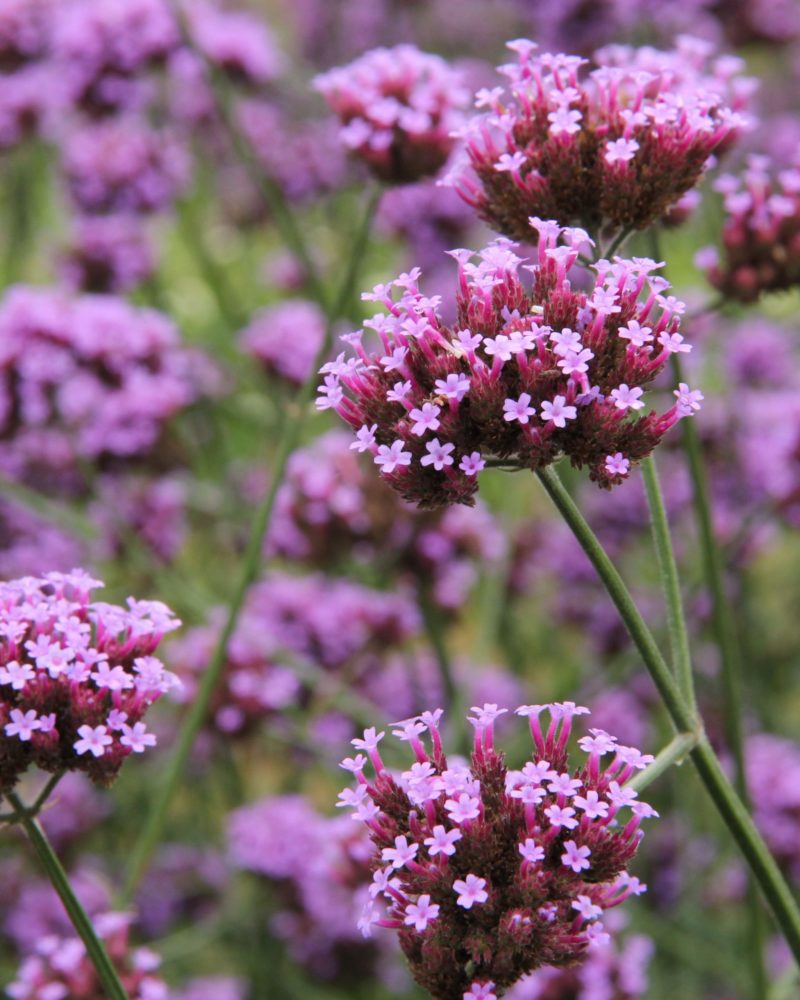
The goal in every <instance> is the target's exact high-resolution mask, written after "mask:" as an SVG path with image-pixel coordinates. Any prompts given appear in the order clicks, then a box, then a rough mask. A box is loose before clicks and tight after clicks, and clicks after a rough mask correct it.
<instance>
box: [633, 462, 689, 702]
mask: <svg viewBox="0 0 800 1000" xmlns="http://www.w3.org/2000/svg"><path fill="white" fill-rule="evenodd" d="M642 475H643V477H644V486H645V490H646V491H647V503H648V506H649V507H650V521H651V527H652V530H653V542H654V544H655V550H656V558H657V560H658V568H659V571H660V574H661V581H662V586H663V589H664V599H665V601H666V605H667V630H668V633H669V649H670V660H671V662H672V669H673V670H674V671H675V677H676V680H677V682H678V687H679V688H680V689H681V694H682V695H683V697H684V700H685V701H686V703H687V704H688V705H690V706H691V708H692V710H693V711H694V708H695V695H694V679H693V677H692V654H691V652H690V650H689V636H688V633H687V631H686V620H685V618H684V614H683V600H682V598H681V586H680V580H679V578H678V567H677V565H676V564H675V553H674V552H673V550H672V536H671V535H670V530H669V520H668V519H667V511H666V508H665V507H664V499H663V497H662V495H661V487H660V485H659V481H658V470H657V469H656V463H655V459H654V458H653V456H652V455H650V456H649V457H648V458H646V459H645V460H644V461H643V462H642Z"/></svg>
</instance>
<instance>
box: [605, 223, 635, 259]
mask: <svg viewBox="0 0 800 1000" xmlns="http://www.w3.org/2000/svg"><path fill="white" fill-rule="evenodd" d="M632 231H633V230H631V229H630V228H627V229H620V231H619V232H618V233H617V235H616V236H615V237H614V239H613V240H612V241H611V243H610V244H609V246H608V249H607V250H606V251H605V253H604V254H603V256H604V257H606V258H609V257H611V255H612V254H615V253H616V252H617V250H619V248H620V247H621V246H622V244H623V243H624V242H625V240H627V238H628V237H629V236H630V235H631V232H632Z"/></svg>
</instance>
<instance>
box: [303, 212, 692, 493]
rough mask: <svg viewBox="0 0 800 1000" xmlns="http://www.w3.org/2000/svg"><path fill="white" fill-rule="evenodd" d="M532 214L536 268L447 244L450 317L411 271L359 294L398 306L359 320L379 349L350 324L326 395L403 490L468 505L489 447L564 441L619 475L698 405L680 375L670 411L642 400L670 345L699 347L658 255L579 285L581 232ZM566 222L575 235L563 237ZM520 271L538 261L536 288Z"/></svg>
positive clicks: (611, 478) (582, 457)
mask: <svg viewBox="0 0 800 1000" xmlns="http://www.w3.org/2000/svg"><path fill="white" fill-rule="evenodd" d="M531 222H532V224H533V226H534V227H535V229H537V230H538V232H539V250H538V262H537V263H536V264H534V265H532V266H525V267H521V265H522V263H523V261H522V258H520V257H518V256H517V255H516V254H515V253H513V251H512V250H511V249H510V246H509V244H508V241H506V240H502V239H501V240H496V241H495V242H494V243H492V244H491V245H490V246H489V247H488V248H487V249H485V250H483V251H481V252H480V254H479V255H478V256H479V257H480V263H478V264H474V263H472V262H471V258H472V254H471V252H470V251H468V250H456V251H453V256H455V257H456V258H457V260H458V263H459V287H458V316H457V320H456V324H455V326H454V327H453V328H450V327H447V326H444V325H443V324H442V322H441V320H440V318H439V315H438V311H437V309H438V306H439V298H438V297H432V298H429V297H425V296H423V294H422V293H421V292H420V290H419V288H418V287H417V279H418V277H419V270H418V269H415V270H414V271H412V272H411V273H410V274H404V275H401V277H400V278H398V279H396V280H395V281H393V282H390V283H389V284H386V285H379V286H377V287H376V288H375V289H374V291H373V292H372V293H371V294H368V295H364V298H366V299H370V300H374V301H377V302H380V303H382V304H383V305H384V306H385V307H386V309H387V310H388V315H378V316H376V317H374V318H373V319H371V320H368V321H367V322H366V323H365V326H366V327H367V328H369V329H370V330H373V331H375V333H377V335H378V337H379V338H380V343H381V345H382V350H380V349H379V350H371V349H367V348H366V347H365V346H364V345H363V344H362V342H361V336H362V335H361V333H356V334H351V335H349V336H348V337H345V338H344V339H345V340H346V341H347V342H349V343H350V344H351V345H352V346H353V348H354V350H355V355H356V356H355V357H354V358H350V359H349V360H345V358H344V354H341V355H339V357H338V358H337V359H336V360H335V361H334V362H332V363H329V364H327V365H325V366H323V368H322V373H323V374H324V376H325V379H324V385H323V386H322V388H321V389H320V397H319V399H318V401H317V405H318V407H319V408H320V409H327V408H332V409H335V410H336V411H337V413H339V415H340V416H341V417H343V418H344V419H345V420H346V421H347V422H348V423H349V424H350V425H351V427H353V429H354V430H356V431H357V438H358V440H357V443H356V444H355V445H354V447H357V448H358V449H359V451H369V452H371V453H372V455H373V456H374V459H375V463H376V465H379V466H380V468H381V472H382V474H383V475H384V477H385V478H386V479H387V481H388V482H389V483H391V485H392V486H394V488H395V489H396V490H398V491H399V492H400V493H401V494H402V495H403V496H404V497H405V498H406V499H409V500H415V501H417V502H418V503H420V504H421V505H423V506H428V507H434V506H438V505H440V504H446V503H470V502H471V499H472V496H473V494H474V493H475V491H476V490H477V474H478V472H480V471H481V469H483V468H484V466H485V464H486V460H487V459H488V458H490V457H491V456H497V457H498V458H500V459H503V460H514V461H516V462H518V463H519V464H521V465H522V466H523V467H525V468H529V469H532V470H536V469H540V468H542V467H544V466H546V465H548V464H549V463H550V462H553V461H554V460H555V459H556V458H558V457H559V456H560V455H561V454H566V455H568V456H569V457H570V460H571V461H572V464H573V465H575V466H584V465H587V466H588V467H589V471H590V476H591V478H592V479H593V480H594V481H595V482H597V483H598V484H599V485H601V486H603V487H610V486H612V485H614V484H616V483H619V482H621V481H622V480H623V479H624V478H625V477H626V476H627V475H628V473H629V471H630V467H631V465H632V464H633V463H634V462H637V461H639V460H641V459H642V458H644V457H646V456H647V455H648V454H649V453H650V452H651V451H652V450H653V448H655V446H656V445H657V444H658V442H659V441H660V439H661V437H662V436H663V434H664V433H665V432H666V431H667V430H668V429H669V428H670V427H671V426H672V425H673V424H674V423H675V421H676V420H678V418H679V417H681V416H687V415H691V414H692V413H693V412H694V411H695V410H697V409H699V408H700V400H701V399H702V394H701V393H699V392H692V391H690V390H689V389H688V387H687V386H686V385H684V384H681V385H680V386H679V388H678V389H677V390H676V391H675V393H674V395H675V397H676V400H677V402H676V404H675V405H674V406H672V408H671V409H669V410H668V411H667V412H666V413H663V414H661V415H658V414H656V413H655V412H654V411H652V410H651V411H648V412H644V413H643V415H639V412H638V411H640V410H642V411H644V405H645V404H644V400H643V399H641V397H642V395H643V394H644V386H646V385H647V384H648V383H650V382H651V381H652V380H653V379H654V378H655V376H656V375H657V374H658V373H659V372H660V371H661V370H662V368H663V367H664V365H665V363H666V361H667V359H668V358H669V356H670V354H671V353H674V352H686V351H688V350H690V347H689V345H688V344H685V343H684V342H683V337H682V336H681V335H680V334H679V333H678V326H679V322H680V319H679V317H680V314H681V313H682V312H683V310H684V305H683V303H682V302H679V301H677V300H676V299H675V298H673V297H672V296H668V295H665V294H662V293H663V292H665V290H666V289H667V288H668V287H669V286H668V283H667V282H666V281H665V280H664V279H663V278H660V277H659V276H657V275H655V274H652V273H651V272H653V271H655V270H657V269H658V268H659V267H660V265H659V264H656V263H655V262H654V261H652V260H648V259H645V258H634V260H632V261H626V260H621V259H620V258H615V259H614V262H613V263H612V262H610V261H606V260H601V261H598V262H597V263H596V264H595V265H594V270H595V271H596V272H597V275H596V277H595V279H594V286H593V288H592V290H591V291H590V292H589V293H584V292H579V291H575V290H573V288H572V284H571V281H570V278H569V274H570V271H571V269H572V268H573V267H574V265H575V262H576V260H577V258H578V252H579V249H580V247H581V246H585V245H586V234H585V233H584V232H583V230H574V229H563V230H562V229H560V228H559V227H558V225H557V224H556V223H554V222H543V221H542V220H540V219H532V220H531ZM559 235H561V236H562V238H563V240H564V242H565V243H566V244H567V245H566V246H560V247H559V246H556V244H557V241H558V237H559ZM522 270H529V271H531V272H532V273H533V282H532V290H531V292H528V291H526V288H525V287H524V286H523V283H522V281H521V273H520V272H521V271H522ZM393 288H397V289H399V290H400V293H401V294H400V298H399V300H398V301H396V302H395V301H394V300H393V297H392V289H393ZM642 292H644V293H645V294H644V295H643V296H642V298H643V299H644V301H641V300H640V294H641V293H642ZM345 390H347V392H348V395H345Z"/></svg>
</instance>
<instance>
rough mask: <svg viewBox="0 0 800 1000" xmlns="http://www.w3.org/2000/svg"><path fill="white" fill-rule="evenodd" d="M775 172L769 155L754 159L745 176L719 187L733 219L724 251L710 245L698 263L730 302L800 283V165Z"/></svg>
mask: <svg viewBox="0 0 800 1000" xmlns="http://www.w3.org/2000/svg"><path fill="white" fill-rule="evenodd" d="M773 174H774V171H773V168H772V164H771V162H770V160H769V159H768V158H767V157H765V156H751V157H750V159H749V162H748V167H747V169H746V170H745V171H744V172H743V174H742V175H741V177H734V176H732V175H729V174H725V175H724V176H722V177H719V178H718V179H717V181H716V182H715V184H714V187H715V188H716V189H717V191H719V192H720V193H721V194H723V195H724V199H725V212H726V216H727V217H726V219H725V225H724V226H723V229H722V253H721V255H720V254H719V253H718V252H717V250H716V249H715V248H714V247H706V248H704V249H703V250H701V251H699V253H698V254H697V258H696V260H697V263H698V264H699V265H700V266H701V267H703V268H704V269H705V271H706V277H707V278H708V280H709V281H710V282H711V284H712V285H713V286H714V287H715V288H717V289H719V291H720V292H721V293H722V294H723V295H724V296H725V298H734V299H739V300H740V301H742V302H754V301H755V300H756V299H757V298H758V297H759V295H761V294H762V292H774V291H781V290H783V289H786V288H791V287H793V286H794V285H796V284H798V282H800V167H797V166H793V167H790V168H788V169H785V170H780V171H778V172H777V173H776V174H775V175H774V176H773Z"/></svg>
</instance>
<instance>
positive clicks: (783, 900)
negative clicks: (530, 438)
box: [537, 467, 800, 963]
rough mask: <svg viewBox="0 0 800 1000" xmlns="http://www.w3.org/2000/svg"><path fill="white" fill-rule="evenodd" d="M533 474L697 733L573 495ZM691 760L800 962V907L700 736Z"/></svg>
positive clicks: (668, 699) (675, 716)
mask: <svg viewBox="0 0 800 1000" xmlns="http://www.w3.org/2000/svg"><path fill="white" fill-rule="evenodd" d="M537 475H538V477H539V480H540V481H541V483H542V485H543V486H544V488H545V490H546V491H547V494H548V495H549V497H550V499H551V500H552V501H553V504H554V505H555V507H556V508H557V510H558V511H559V513H560V514H561V516H562V517H563V518H564V520H565V521H566V523H567V525H568V526H569V527H570V529H571V530H572V532H573V534H574V535H575V538H576V539H577V541H578V542H579V544H580V545H581V548H582V549H583V550H584V552H585V553H586V555H587V556H588V557H589V560H590V562H591V563H592V565H593V566H594V568H595V570H596V571H597V574H598V576H599V577H600V580H601V581H602V583H603V586H604V587H605V589H606V591H607V592H608V594H609V596H610V597H611V599H612V601H613V602H614V604H615V606H616V608H617V610H618V611H619V614H620V617H621V618H622V620H623V622H624V624H625V627H626V628H627V630H628V633H629V634H630V636H631V638H632V639H633V642H634V644H635V646H636V648H637V649H638V651H639V654H640V656H641V657H642V660H643V661H644V664H645V666H646V667H647V669H648V671H649V673H650V676H651V677H652V679H653V682H654V683H655V685H656V688H657V689H658V692H659V694H660V695H661V699H662V701H663V702H664V706H665V708H666V709H667V711H668V713H669V715H670V718H671V719H672V722H673V724H674V725H675V727H676V729H677V730H678V731H679V732H694V731H698V730H699V725H698V720H697V719H696V716H695V713H694V712H693V711H692V709H691V708H690V706H689V705H688V704H687V703H686V702H685V700H684V698H683V695H682V694H681V691H680V689H679V688H678V686H677V684H676V682H675V680H674V678H673V676H672V672H671V671H670V668H669V666H668V665H667V663H666V661H665V660H664V658H663V656H662V655H661V652H660V651H659V649H658V646H657V645H656V642H655V640H654V639H653V636H652V634H651V633H650V630H649V628H648V627H647V624H646V623H645V621H644V619H643V618H642V616H641V614H640V613H639V610H638V608H637V607H636V605H635V604H634V602H633V599H632V597H631V595H630V593H629V592H628V589H627V587H626V586H625V583H624V581H623V580H622V577H621V576H620V575H619V573H618V572H617V569H616V567H615V566H614V564H613V563H612V562H611V560H610V559H609V557H608V555H607V554H606V552H605V550H604V549H603V547H602V546H601V544H600V542H599V541H598V539H597V537H596V536H595V534H594V532H593V531H592V529H591V528H590V526H589V524H588V523H587V522H586V520H585V518H584V517H583V515H582V514H581V512H580V511H579V510H578V508H577V506H576V505H575V502H574V501H573V499H572V497H571V496H570V495H569V493H568V492H567V491H566V489H564V486H563V485H562V483H561V480H560V479H559V477H558V474H557V473H556V471H555V470H554V469H553V468H552V467H549V468H546V469H542V470H540V471H539V472H538V473H537ZM691 758H692V760H693V762H694V765H695V767H696V769H697V772H698V774H699V776H700V779H701V781H702V782H703V784H704V786H705V788H706V791H707V792H708V794H709V796H710V797H711V799H712V801H713V802H714V804H715V805H716V807H717V810H718V811H719V813H720V815H721V817H722V819H723V821H724V823H725V825H726V826H727V827H728V829H729V830H730V832H731V835H732V836H733V838H734V840H735V841H736V843H737V845H738V847H739V849H740V851H741V852H742V854H743V856H744V857H745V859H746V861H747V863H748V864H749V866H750V869H751V871H752V872H753V876H754V877H755V879H756V881H757V883H758V885H759V887H760V889H761V892H762V893H763V895H764V898H765V899H766V901H767V903H768V905H769V906H770V908H771V910H772V912H773V915H774V917H775V920H776V922H777V924H778V926H779V927H780V928H781V930H782V932H783V934H784V936H785V938H786V941H787V943H788V944H789V947H790V948H791V950H792V952H793V954H794V956H795V959H796V960H797V961H798V963H800V909H798V906H797V903H796V902H795V899H794V897H793V895H792V892H791V890H790V889H789V886H788V885H787V884H786V881H785V879H784V878H783V875H782V874H781V871H780V869H779V868H778V866H777V864H776V863H775V859H774V858H773V857H772V855H771V854H770V852H769V849H768V848H767V846H766V844H765V843H764V840H763V838H762V837H761V834H760V833H759V832H758V829H757V828H756V826H755V823H754V822H753V820H752V818H751V816H750V814H749V813H748V811H747V809H746V808H745V806H744V805H743V804H742V801H741V799H740V798H739V796H738V795H737V794H736V792H735V790H734V789H733V787H732V786H731V783H730V782H729V780H728V778H727V776H726V775H725V772H724V771H723V769H722V766H721V765H720V762H719V760H718V759H717V756H716V754H715V753H714V751H713V749H712V748H711V746H710V744H709V743H708V740H707V739H706V738H705V736H702V735H701V737H700V739H699V742H698V744H697V746H696V747H694V749H692V751H691Z"/></svg>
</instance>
